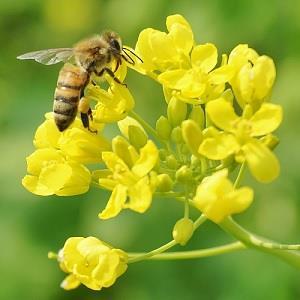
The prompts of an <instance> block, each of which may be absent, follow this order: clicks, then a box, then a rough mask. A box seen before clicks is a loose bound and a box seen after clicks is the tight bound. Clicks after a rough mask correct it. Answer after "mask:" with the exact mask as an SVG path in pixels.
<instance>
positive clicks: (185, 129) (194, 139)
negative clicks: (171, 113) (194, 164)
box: [181, 120, 203, 156]
mask: <svg viewBox="0 0 300 300" xmlns="http://www.w3.org/2000/svg"><path fill="white" fill-rule="evenodd" d="M181 128H182V137H183V140H184V142H185V143H186V145H187V146H188V147H189V149H190V150H191V152H192V153H193V154H194V155H195V156H199V153H198V149H199V146H200V144H201V143H202V140H203V136H202V132H201V129H200V127H199V126H198V125H197V123H196V122H195V121H193V120H186V121H184V122H182V125H181Z"/></svg>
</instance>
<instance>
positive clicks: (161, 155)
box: [158, 149, 168, 161]
mask: <svg viewBox="0 0 300 300" xmlns="http://www.w3.org/2000/svg"><path fill="white" fill-rule="evenodd" d="M158 153H159V158H160V160H162V161H165V160H166V159H167V156H168V151H167V150H166V149H159V151H158Z"/></svg>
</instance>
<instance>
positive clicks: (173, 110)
mask: <svg viewBox="0 0 300 300" xmlns="http://www.w3.org/2000/svg"><path fill="white" fill-rule="evenodd" d="M186 114H187V105H186V103H184V102H183V101H180V100H178V99H176V98H175V97H172V98H171V100H170V102H169V103H168V119H169V121H170V123H171V125H172V126H173V127H176V126H179V125H180V124H181V122H182V121H183V120H185V118H186Z"/></svg>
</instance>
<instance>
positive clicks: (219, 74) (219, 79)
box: [208, 65, 235, 84]
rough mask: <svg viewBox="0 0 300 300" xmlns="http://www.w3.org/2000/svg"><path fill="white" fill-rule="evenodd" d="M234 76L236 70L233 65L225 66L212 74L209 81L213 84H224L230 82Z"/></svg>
mask: <svg viewBox="0 0 300 300" xmlns="http://www.w3.org/2000/svg"><path fill="white" fill-rule="evenodd" d="M234 74H235V68H234V67H233V66H231V65H225V66H222V67H219V68H217V69H215V70H213V71H212V72H210V73H209V76H208V80H209V82H210V83H212V84H222V83H226V82H228V81H230V80H231V78H232V77H233V76H234Z"/></svg>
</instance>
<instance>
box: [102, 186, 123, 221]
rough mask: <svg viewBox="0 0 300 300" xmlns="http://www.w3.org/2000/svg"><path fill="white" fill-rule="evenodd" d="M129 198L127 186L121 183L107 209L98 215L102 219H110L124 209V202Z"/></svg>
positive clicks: (115, 189)
mask: <svg viewBox="0 0 300 300" xmlns="http://www.w3.org/2000/svg"><path fill="white" fill-rule="evenodd" d="M126 198H127V187H126V186H124V185H121V184H118V185H117V186H116V187H115V188H114V190H113V192H112V194H111V196H110V198H109V200H108V203H107V205H106V207H105V209H104V210H103V211H102V212H101V213H100V214H99V215H98V216H99V218H100V219H104V220H105V219H110V218H113V217H115V216H116V215H118V214H119V213H120V211H121V210H122V209H123V207H124V204H125V202H126Z"/></svg>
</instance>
